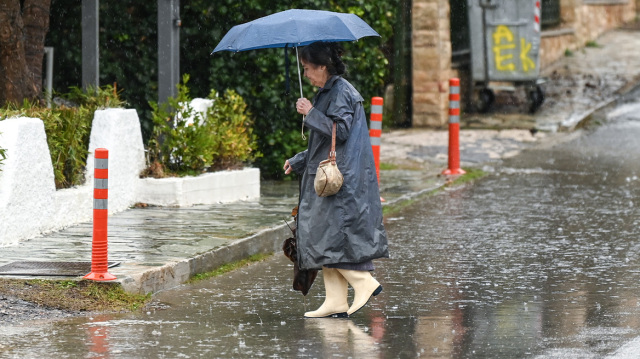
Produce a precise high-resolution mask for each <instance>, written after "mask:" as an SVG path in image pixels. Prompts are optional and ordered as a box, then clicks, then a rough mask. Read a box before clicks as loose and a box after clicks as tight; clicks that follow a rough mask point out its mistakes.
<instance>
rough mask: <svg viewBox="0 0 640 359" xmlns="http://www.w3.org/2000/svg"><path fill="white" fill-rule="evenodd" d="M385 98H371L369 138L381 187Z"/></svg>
mask: <svg viewBox="0 0 640 359" xmlns="http://www.w3.org/2000/svg"><path fill="white" fill-rule="evenodd" d="M383 104H384V99H383V98H382V97H374V98H372V99H371V121H370V124H369V140H370V141H371V150H372V151H373V162H374V163H375V165H376V177H377V178H378V187H380V142H381V140H380V136H382V105H383ZM380 201H382V202H384V198H382V197H380Z"/></svg>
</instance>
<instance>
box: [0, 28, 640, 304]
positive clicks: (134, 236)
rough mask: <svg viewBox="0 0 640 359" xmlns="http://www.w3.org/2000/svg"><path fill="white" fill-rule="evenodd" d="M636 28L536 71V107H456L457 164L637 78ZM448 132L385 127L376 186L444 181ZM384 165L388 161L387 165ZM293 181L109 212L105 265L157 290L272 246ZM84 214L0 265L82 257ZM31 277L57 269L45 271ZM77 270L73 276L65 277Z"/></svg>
mask: <svg viewBox="0 0 640 359" xmlns="http://www.w3.org/2000/svg"><path fill="white" fill-rule="evenodd" d="M639 34H640V32H638V31H627V30H615V31H611V32H609V33H607V34H605V35H603V36H602V37H601V38H600V39H598V40H597V43H598V44H599V45H600V47H593V48H585V49H584V50H583V51H577V52H576V53H575V55H574V56H572V57H565V58H563V59H561V60H559V61H558V62H557V63H555V64H554V65H553V66H551V67H549V68H547V69H544V70H543V74H542V76H543V77H546V78H548V80H549V81H548V82H547V85H546V94H547V99H546V101H545V103H544V104H543V105H542V107H541V109H540V110H539V111H538V113H536V114H535V115H528V114H526V113H524V112H523V111H516V110H514V109H510V108H508V107H506V106H503V107H496V109H495V111H496V112H494V113H490V114H485V115H477V114H472V115H463V116H462V120H461V122H462V126H463V129H462V130H461V133H460V153H461V161H462V166H463V167H476V168H477V167H480V168H482V167H484V166H497V165H499V162H500V160H502V159H504V158H507V157H512V156H515V155H517V154H518V153H520V152H521V151H522V150H524V149H526V148H528V147H531V146H534V145H538V144H540V143H546V142H548V141H551V140H553V139H556V138H562V137H566V136H567V132H568V131H572V130H573V129H574V128H576V127H577V126H579V125H580V123H581V121H583V120H584V119H586V118H588V116H590V115H591V114H593V113H594V111H596V110H598V109H600V108H602V107H604V106H606V105H608V104H612V103H613V102H615V101H616V100H617V99H619V98H620V96H621V95H622V94H623V93H626V92H628V91H630V90H631V89H632V88H634V86H636V85H637V83H639V82H640V56H638V49H640V36H638V35H639ZM447 151H448V133H447V132H446V131H434V130H428V129H406V130H395V131H384V132H383V134H382V144H381V162H382V163H383V164H385V166H383V168H382V170H381V171H380V172H381V175H380V177H381V179H380V182H381V195H382V197H383V198H384V199H385V200H386V202H385V203H384V205H389V204H393V203H396V202H398V201H402V200H404V199H410V198H412V197H415V196H416V195H417V194H419V193H421V192H424V191H429V190H434V189H436V188H439V187H441V186H443V185H444V183H445V181H446V178H444V177H442V176H440V175H439V174H440V173H441V172H442V171H443V170H444V169H446V166H447ZM387 168H390V169H387ZM297 196H298V188H297V182H295V181H288V182H263V183H262V184H261V198H260V200H259V201H255V202H239V203H234V204H225V205H207V206H194V207H188V208H160V207H149V208H133V209H130V210H127V211H125V212H122V213H119V214H115V215H113V216H110V217H109V227H108V231H109V233H108V236H109V260H110V261H113V262H119V265H118V266H116V267H113V268H110V269H109V272H110V273H111V274H113V275H115V276H116V277H117V278H118V279H117V280H118V281H119V282H120V283H121V284H122V285H123V287H124V288H125V289H126V290H127V291H129V292H134V293H146V292H156V291H159V290H162V289H166V288H171V287H174V286H176V285H179V284H180V283H183V282H184V281H186V280H187V279H188V278H189V277H190V276H192V275H194V274H196V273H201V272H204V271H208V270H211V269H214V268H216V267H218V266H220V265H222V264H224V263H228V262H232V261H236V260H240V259H243V258H246V257H248V256H250V255H252V254H256V253H264V252H275V253H276V254H277V255H278V254H279V253H281V245H282V241H283V240H284V239H285V238H287V237H288V236H289V235H290V234H291V232H290V231H289V229H288V227H287V225H286V224H285V223H284V222H285V221H288V220H290V219H291V217H290V212H291V209H292V208H293V207H294V206H295V205H296V203H297ZM91 236H92V223H84V224H81V225H77V226H73V227H70V228H67V229H65V230H63V231H60V232H56V233H51V234H48V235H45V236H42V237H39V238H35V239H32V240H29V241H25V242H22V243H20V244H19V245H16V246H10V247H4V248H2V253H3V255H2V258H0V266H1V265H5V264H9V263H12V262H14V261H43V262H46V261H50V262H62V261H90V259H91ZM37 277H38V278H59V277H55V276H46V277H41V276H37ZM66 278H67V279H69V278H74V279H80V278H81V276H78V277H66Z"/></svg>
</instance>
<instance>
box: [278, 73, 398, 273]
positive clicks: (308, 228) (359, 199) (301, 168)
mask: <svg viewBox="0 0 640 359" xmlns="http://www.w3.org/2000/svg"><path fill="white" fill-rule="evenodd" d="M363 101H364V99H363V98H362V96H361V95H360V93H358V91H357V90H356V89H355V88H354V87H353V86H352V85H351V84H350V83H349V82H347V80H345V79H343V78H342V77H340V76H332V77H331V78H330V79H329V80H328V81H327V82H326V84H325V87H323V88H321V89H320V91H318V93H317V94H316V96H315V97H314V99H313V109H312V110H311V111H310V112H309V114H308V115H307V117H306V120H305V125H306V127H307V128H309V129H310V133H309V146H308V148H307V150H305V151H303V152H300V153H298V154H297V155H295V156H294V157H293V158H291V159H289V164H290V165H291V167H292V169H293V170H294V171H295V172H296V173H298V174H301V175H302V182H301V185H300V203H299V208H298V223H297V226H298V230H297V240H298V246H297V247H298V263H299V265H300V268H301V269H321V267H322V266H323V265H326V264H335V263H361V262H365V261H368V260H371V259H376V258H382V257H389V250H388V245H387V235H386V232H385V229H384V226H383V224H382V205H381V203H380V193H379V189H378V180H377V177H376V168H375V163H374V161H373V152H372V151H371V142H370V140H369V130H368V128H367V119H366V115H365V112H364V108H363V107H362V102H363ZM334 121H335V122H336V123H337V131H336V152H337V164H338V168H339V169H340V172H342V175H343V176H344V183H343V185H342V188H341V189H340V191H339V192H338V193H337V194H335V195H333V196H329V197H318V195H317V194H316V193H315V190H314V188H313V181H314V179H315V175H316V169H317V167H318V164H319V163H320V162H321V161H323V160H325V159H327V156H328V155H329V151H330V148H331V129H332V126H333V122H334Z"/></svg>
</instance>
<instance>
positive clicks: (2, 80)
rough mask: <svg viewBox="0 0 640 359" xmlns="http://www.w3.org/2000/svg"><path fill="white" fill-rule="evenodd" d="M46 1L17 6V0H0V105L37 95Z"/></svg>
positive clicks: (46, 20)
mask: <svg viewBox="0 0 640 359" xmlns="http://www.w3.org/2000/svg"><path fill="white" fill-rule="evenodd" d="M50 5H51V0H25V1H24V5H23V8H21V6H20V0H0V105H3V104H5V103H8V102H11V103H15V104H21V103H22V101H23V100H24V99H29V100H34V99H38V98H40V97H41V93H42V59H43V57H44V38H45V35H46V33H47V31H48V28H49V10H50ZM23 10H24V13H23Z"/></svg>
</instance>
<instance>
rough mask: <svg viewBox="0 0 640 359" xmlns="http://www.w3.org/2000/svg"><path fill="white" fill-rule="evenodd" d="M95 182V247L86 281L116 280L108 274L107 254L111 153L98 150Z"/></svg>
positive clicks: (104, 149)
mask: <svg viewBox="0 0 640 359" xmlns="http://www.w3.org/2000/svg"><path fill="white" fill-rule="evenodd" d="M94 157H95V169H94V172H93V173H94V180H93V184H94V187H93V245H92V248H91V273H89V274H87V275H86V276H84V279H91V280H97V281H104V280H114V279H116V277H115V276H114V275H112V274H110V273H108V272H107V269H108V268H109V260H108V254H107V247H108V243H107V215H108V206H107V201H108V198H109V189H108V188H109V186H108V185H109V151H108V150H107V149H106V148H96V151H95V154H94Z"/></svg>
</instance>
